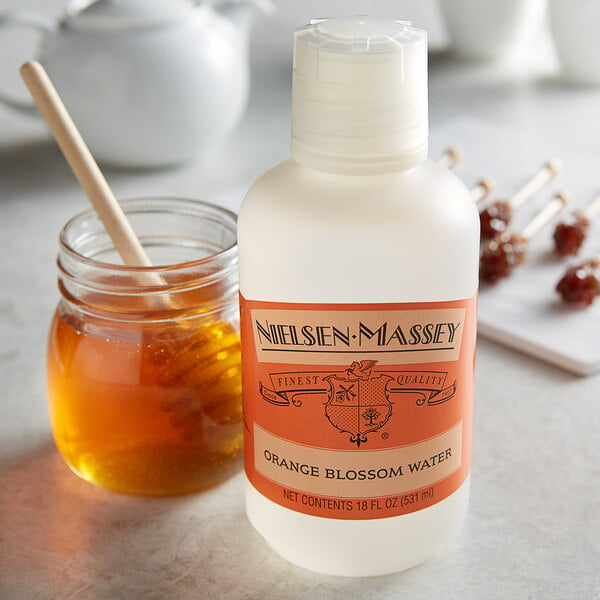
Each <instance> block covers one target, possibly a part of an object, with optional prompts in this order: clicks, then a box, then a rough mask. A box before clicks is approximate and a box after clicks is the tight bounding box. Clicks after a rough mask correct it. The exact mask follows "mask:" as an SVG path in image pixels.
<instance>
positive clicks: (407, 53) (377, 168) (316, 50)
mask: <svg viewBox="0 0 600 600" xmlns="http://www.w3.org/2000/svg"><path fill="white" fill-rule="evenodd" d="M427 136H428V125H427V34H426V33H425V32H424V31H422V30H421V29H416V28H414V27H411V26H410V23H408V22H406V21H395V20H391V19H376V18H371V17H363V16H357V17H335V18H330V19H322V20H316V21H312V22H311V23H310V24H309V25H307V26H305V27H302V28H301V29H298V30H297V31H296V32H295V37H294V70H293V99H292V154H293V156H294V158H295V159H296V160H297V161H298V162H300V163H302V164H305V165H307V166H311V167H313V168H316V169H322V170H326V171H332V172H338V173H364V172H385V171H391V170H402V169H409V168H411V167H413V166H415V165H417V164H418V163H419V162H421V161H422V160H423V159H424V158H425V157H426V155H427Z"/></svg>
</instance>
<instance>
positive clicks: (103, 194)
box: [20, 61, 152, 267]
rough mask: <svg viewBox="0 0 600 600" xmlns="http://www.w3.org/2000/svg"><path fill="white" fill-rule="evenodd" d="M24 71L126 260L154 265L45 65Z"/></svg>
mask: <svg viewBox="0 0 600 600" xmlns="http://www.w3.org/2000/svg"><path fill="white" fill-rule="evenodd" d="M20 72H21V77H22V78H23V81H25V84H26V85H27V87H28V89H29V92H30V93H31V96H32V97H33V99H34V101H35V103H36V104H37V107H38V108H39V110H40V113H41V114H42V117H43V118H44V120H45V121H46V123H47V124H48V127H49V128H50V131H51V132H52V135H53V136H54V139H55V140H56V142H57V143H58V145H59V147H60V149H61V150H62V153H63V154H64V156H65V158H66V160H67V162H68V163H69V166H70V167H71V169H72V171H73V173H74V174H75V177H76V178H77V180H78V181H79V184H80V185H81V187H82V188H83V191H84V192H85V194H86V195H87V197H88V198H89V200H90V202H91V203H92V206H93V207H94V209H95V211H96V213H97V214H98V217H99V218H100V220H101V221H102V223H103V225H104V227H105V228H106V231H107V232H108V235H109V236H110V238H111V240H112V242H113V244H114V245H115V248H116V249H117V252H118V253H119V254H120V255H121V258H122V259H123V262H124V263H125V264H126V265H130V266H141V267H150V266H152V263H151V262H150V259H149V258H148V255H147V254H146V251H145V250H144V248H143V246H142V244H141V243H140V240H139V239H138V237H137V236H136V235H135V232H134V231H133V229H132V227H131V224H130V223H129V221H128V220H127V217H126V216H125V213H124V212H123V210H122V208H121V206H120V205H119V203H118V202H117V200H116V198H115V196H114V194H113V193H112V191H111V189H110V187H109V186H108V183H107V181H106V179H105V177H104V175H103V174H102V171H100V168H99V167H98V165H97V163H96V161H95V160H94V157H93V156H92V154H91V152H90V151H89V149H88V147H87V146H86V144H85V142H84V141H83V138H82V137H81V134H80V133H79V131H78V129H77V127H76V126H75V123H74V122H73V120H72V119H71V116H70V115H69V113H68V112H67V109H66V108H65V105H64V104H63V102H62V100H61V98H60V96H59V95H58V92H57V91H56V89H55V87H54V85H53V84H52V82H51V81H50V78H49V77H48V74H47V73H46V71H45V69H44V67H42V65H41V64H40V63H38V62H36V61H32V62H26V63H25V64H23V65H22V66H21V69H20Z"/></svg>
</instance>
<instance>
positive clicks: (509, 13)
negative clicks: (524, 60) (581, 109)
mask: <svg viewBox="0 0 600 600" xmlns="http://www.w3.org/2000/svg"><path fill="white" fill-rule="evenodd" d="M545 1H546V0H439V6H440V9H441V11H442V14H443V16H444V20H445V22H446V28H447V30H448V35H449V37H450V43H451V50H452V51H453V52H454V53H455V54H457V55H458V56H461V57H464V58H469V59H487V60H489V59H497V58H501V57H503V56H506V55H508V54H512V53H514V52H515V51H516V50H517V49H518V48H519V47H521V46H522V45H523V44H524V43H525V42H526V41H527V39H528V38H530V37H531V36H532V35H533V34H534V33H535V31H536V29H537V28H538V27H539V25H540V23H541V21H542V18H543V15H544V11H545ZM559 1H560V0H559ZM569 4H570V3H569Z"/></svg>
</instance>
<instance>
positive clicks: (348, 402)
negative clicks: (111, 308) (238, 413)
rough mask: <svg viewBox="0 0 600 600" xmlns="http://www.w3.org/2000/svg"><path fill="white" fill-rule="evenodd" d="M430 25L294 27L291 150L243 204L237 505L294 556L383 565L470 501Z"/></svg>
mask: <svg viewBox="0 0 600 600" xmlns="http://www.w3.org/2000/svg"><path fill="white" fill-rule="evenodd" d="M426 61H427V48H426V34H425V32H423V31H421V30H418V29H415V28H412V27H410V25H409V24H407V23H405V22H399V21H390V20H378V19H372V18H367V17H352V18H349V17H345V18H332V19H327V20H322V21H315V22H312V23H311V24H310V25H308V26H306V27H304V28H302V29H300V30H298V31H297V32H296V35H295V49H294V73H293V110H292V112H293V116H292V158H291V159H290V160H287V161H285V162H283V163H281V164H280V165H277V166H276V167H274V168H273V169H271V170H270V171H268V172H267V173H265V174H264V175H263V176H262V177H261V178H260V179H259V180H258V181H257V182H256V183H255V184H254V185H253V187H252V188H251V189H250V191H249V193H248V195H247V197H246V198H245V200H244V203H243V205H242V209H241V212H240V216H239V225H238V243H239V274H240V292H241V312H242V341H243V349H244V351H243V361H244V366H243V368H244V371H243V379H244V412H245V434H246V436H245V448H246V473H247V477H248V485H247V495H246V508H247V513H248V517H249V519H250V521H251V522H252V524H253V525H254V527H255V528H256V529H257V530H258V532H259V533H260V534H261V535H262V536H264V538H265V539H266V541H267V542H268V544H269V545H270V546H271V547H272V548H273V549H274V550H275V551H276V552H277V553H279V554H280V555H281V556H283V557H284V558H286V559H288V560H289V561H291V562H293V563H295V564H297V565H300V566H302V567H305V568H307V569H312V570H315V571H320V572H324V573H330V574H335V575H350V576H360V575H378V574H383V573H389V572H394V571H399V570H402V569H405V568H408V567H411V566H413V565H416V564H418V563H420V562H422V561H424V560H426V559H428V558H430V557H431V556H432V555H434V554H435V552H436V551H437V550H438V549H439V547H440V546H441V545H442V544H443V543H444V541H445V540H446V539H447V538H448V537H449V536H450V535H451V534H452V533H453V532H454V531H455V530H456V529H457V527H458V526H459V524H460V523H461V521H462V519H463V517H464V515H465V512H466V509H467V503H468V494H469V492H468V488H469V466H470V446H471V413H472V393H473V368H474V346H475V300H476V290H477V265H478V245H479V226H478V215H477V211H476V209H475V206H474V202H473V200H472V198H471V197H470V195H469V192H468V190H467V189H466V188H465V186H464V185H463V184H462V183H461V182H460V181H459V180H458V179H457V178H456V177H455V176H454V175H453V174H452V173H450V172H449V171H447V170H446V169H444V168H442V167H440V166H439V165H438V164H437V163H435V162H432V161H430V160H427V159H426V154H427V135H428V125H427V66H426Z"/></svg>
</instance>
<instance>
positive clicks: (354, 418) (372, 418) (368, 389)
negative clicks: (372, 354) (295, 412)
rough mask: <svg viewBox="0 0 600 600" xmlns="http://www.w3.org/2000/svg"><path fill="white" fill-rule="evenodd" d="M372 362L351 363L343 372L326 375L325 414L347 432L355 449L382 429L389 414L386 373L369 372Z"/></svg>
mask: <svg viewBox="0 0 600 600" xmlns="http://www.w3.org/2000/svg"><path fill="white" fill-rule="evenodd" d="M375 364H376V362H375V361H370V360H365V361H361V362H360V363H359V362H353V363H352V365H350V368H348V369H346V371H345V375H338V374H335V375H329V376H328V377H324V378H323V381H326V382H327V383H328V384H329V391H328V400H327V402H326V403H325V415H326V416H327V419H328V420H329V422H330V423H331V424H332V425H333V426H334V427H335V428H336V429H338V430H339V431H341V432H345V433H349V434H350V442H352V443H353V444H356V446H357V447H358V448H360V445H361V444H363V443H364V442H366V441H367V434H369V433H372V432H374V431H377V430H378V429H381V427H383V426H384V425H385V424H386V423H387V422H388V420H389V418H390V417H391V415H392V403H391V402H390V399H389V391H388V384H389V382H390V381H392V380H393V378H392V377H390V376H389V375H386V374H379V375H376V376H372V375H371V369H372V367H373V366H374V365H375Z"/></svg>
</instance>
